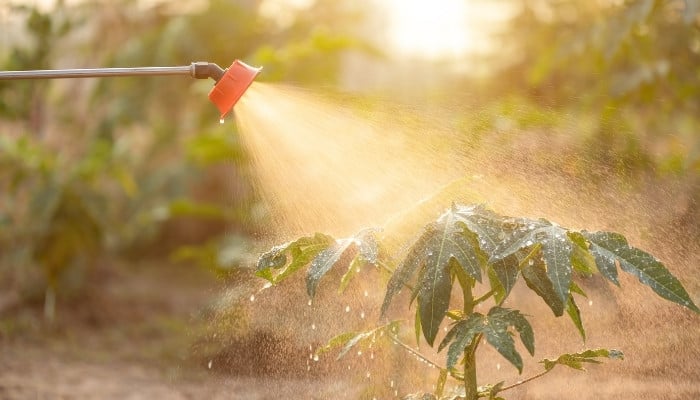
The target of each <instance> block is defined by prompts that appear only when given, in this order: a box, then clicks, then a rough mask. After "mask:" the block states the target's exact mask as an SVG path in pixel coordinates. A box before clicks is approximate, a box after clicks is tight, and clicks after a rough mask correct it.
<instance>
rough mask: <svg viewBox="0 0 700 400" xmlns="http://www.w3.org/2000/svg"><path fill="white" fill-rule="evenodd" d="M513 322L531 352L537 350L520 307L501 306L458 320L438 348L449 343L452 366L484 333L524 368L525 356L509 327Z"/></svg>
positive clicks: (532, 334)
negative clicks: (523, 359) (484, 313)
mask: <svg viewBox="0 0 700 400" xmlns="http://www.w3.org/2000/svg"><path fill="white" fill-rule="evenodd" d="M511 326H512V327H514V328H515V330H516V331H517V332H518V333H519V334H520V340H521V341H522V342H523V344H524V345H525V348H526V349H527V350H528V352H529V353H530V354H534V352H535V337H534V333H533V331H532V326H530V323H529V322H528V321H527V319H525V316H523V315H522V314H520V312H519V311H517V310H510V309H507V308H501V307H493V308H492V309H491V310H490V311H489V314H488V315H487V316H484V315H482V314H479V313H473V314H470V315H469V317H467V319H465V320H462V321H459V322H457V323H456V324H455V325H454V326H453V327H452V329H451V330H450V331H449V332H448V333H447V335H445V338H444V339H443V340H442V342H441V343H440V345H439V346H438V351H440V350H442V349H443V348H445V346H447V345H448V344H449V345H450V347H449V349H448V351H447V368H448V369H449V368H452V367H454V366H455V365H456V364H457V361H458V360H459V357H460V356H461V355H462V353H463V352H464V350H465V349H466V348H467V346H469V345H470V344H471V343H472V341H473V340H474V338H475V337H476V335H478V334H480V333H481V334H484V336H486V340H487V341H488V342H489V344H491V345H492V346H493V347H494V348H495V349H496V350H497V351H498V352H499V353H501V355H502V356H503V357H505V358H506V359H507V360H508V361H510V362H511V363H512V364H513V365H514V366H515V367H516V368H517V369H518V371H520V372H522V368H523V361H522V358H521V357H520V354H518V352H517V351H516V350H515V342H514V341H513V338H512V336H511V333H510V332H509V331H508V328H509V327H511Z"/></svg>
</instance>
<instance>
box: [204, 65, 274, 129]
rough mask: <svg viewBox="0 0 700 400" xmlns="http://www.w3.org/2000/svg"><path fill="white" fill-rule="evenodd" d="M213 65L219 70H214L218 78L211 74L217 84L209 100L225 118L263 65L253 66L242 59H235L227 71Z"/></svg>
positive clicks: (210, 93)
mask: <svg viewBox="0 0 700 400" xmlns="http://www.w3.org/2000/svg"><path fill="white" fill-rule="evenodd" d="M211 65H212V64H209V66H208V67H207V68H208V69H212V67H211ZM213 65H214V66H216V68H218V70H219V71H213V72H214V73H216V74H218V79H217V78H216V77H214V75H209V77H211V78H213V79H214V80H215V81H216V85H214V87H213V88H212V89H211V91H210V92H209V100H211V101H212V103H214V104H215V105H216V107H217V108H218V109H219V112H220V113H221V118H224V117H225V116H226V114H228V112H229V111H231V109H232V108H233V106H234V105H235V104H236V103H237V102H238V100H239V99H240V98H241V96H243V93H245V91H246V90H247V89H248V87H249V86H250V84H251V83H253V80H254V79H255V77H256V76H257V75H258V74H259V73H260V70H262V67H260V68H255V67H251V66H250V65H248V64H246V63H244V62H242V61H240V60H236V61H234V62H233V64H231V66H230V67H228V68H227V69H226V70H225V71H221V68H219V67H218V66H217V65H216V64H213Z"/></svg>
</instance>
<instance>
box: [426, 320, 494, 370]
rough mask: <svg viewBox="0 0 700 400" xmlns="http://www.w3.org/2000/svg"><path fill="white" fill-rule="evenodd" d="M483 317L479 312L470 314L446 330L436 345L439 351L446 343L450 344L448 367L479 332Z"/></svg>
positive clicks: (452, 365) (457, 358)
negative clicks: (443, 336)
mask: <svg viewBox="0 0 700 400" xmlns="http://www.w3.org/2000/svg"><path fill="white" fill-rule="evenodd" d="M485 318H486V317H485V316H484V315H483V314H480V313H473V314H470V315H469V316H468V317H467V319H465V320H462V321H459V322H457V323H456V324H454V326H453V327H452V329H451V330H450V331H449V332H447V335H445V338H444V339H443V340H442V342H441V343H440V345H439V346H438V351H441V350H442V349H443V348H445V346H447V345H448V344H449V345H450V348H449V349H448V350H447V368H448V369H451V368H453V367H454V366H455V365H456V364H457V361H458V360H459V357H460V356H461V355H462V353H463V352H464V349H466V348H467V346H469V344H470V343H471V342H472V341H473V340H474V338H475V337H476V335H478V334H479V333H481V326H482V324H483V322H484V320H485ZM450 343H451V344H450Z"/></svg>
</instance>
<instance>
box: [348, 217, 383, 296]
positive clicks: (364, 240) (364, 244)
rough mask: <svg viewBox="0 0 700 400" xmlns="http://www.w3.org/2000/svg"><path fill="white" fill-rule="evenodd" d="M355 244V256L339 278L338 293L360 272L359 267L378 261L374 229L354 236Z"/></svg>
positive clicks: (374, 263) (377, 244)
mask: <svg viewBox="0 0 700 400" xmlns="http://www.w3.org/2000/svg"><path fill="white" fill-rule="evenodd" d="M354 241H355V245H356V246H357V247H358V252H357V255H356V256H355V258H353V259H352V261H351V262H350V265H348V269H347V271H346V272H345V274H343V276H342V278H341V279H340V285H339V286H338V293H343V292H344V291H345V289H347V287H348V285H349V284H350V281H351V280H352V279H353V278H354V277H355V275H357V273H358V272H360V269H361V268H362V267H364V266H365V265H377V264H378V262H379V252H380V250H379V243H378V242H377V238H376V237H375V236H374V230H372V229H365V230H363V231H362V232H360V233H359V234H357V235H356V236H355V238H354Z"/></svg>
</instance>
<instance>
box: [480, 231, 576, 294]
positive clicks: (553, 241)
mask: <svg viewBox="0 0 700 400" xmlns="http://www.w3.org/2000/svg"><path fill="white" fill-rule="evenodd" d="M517 221H519V222H521V221H522V222H524V221H528V223H527V225H524V223H523V224H522V226H521V227H520V228H519V229H516V230H515V231H514V233H513V234H512V235H511V236H509V237H508V238H507V239H506V240H504V241H503V242H502V243H501V244H500V245H499V246H498V247H497V248H496V250H494V253H493V255H491V258H490V259H489V263H492V264H493V263H495V262H498V261H500V260H503V259H505V258H506V257H508V256H511V255H513V254H515V253H516V252H518V251H520V250H522V249H527V248H531V247H532V246H534V245H535V244H536V243H540V244H542V257H543V259H544V262H545V265H546V270H547V277H549V280H550V281H551V282H552V286H553V288H554V291H555V293H556V294H557V295H558V296H559V299H560V300H561V301H562V302H564V301H566V299H567V298H568V297H569V283H570V282H571V269H572V266H571V254H572V252H573V247H574V244H573V243H572V242H571V240H570V239H569V237H568V236H567V235H566V230H565V229H563V228H561V227H559V226H555V225H552V224H551V223H550V222H549V221H546V220H539V221H529V220H524V219H521V220H517ZM522 222H521V223H522Z"/></svg>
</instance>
